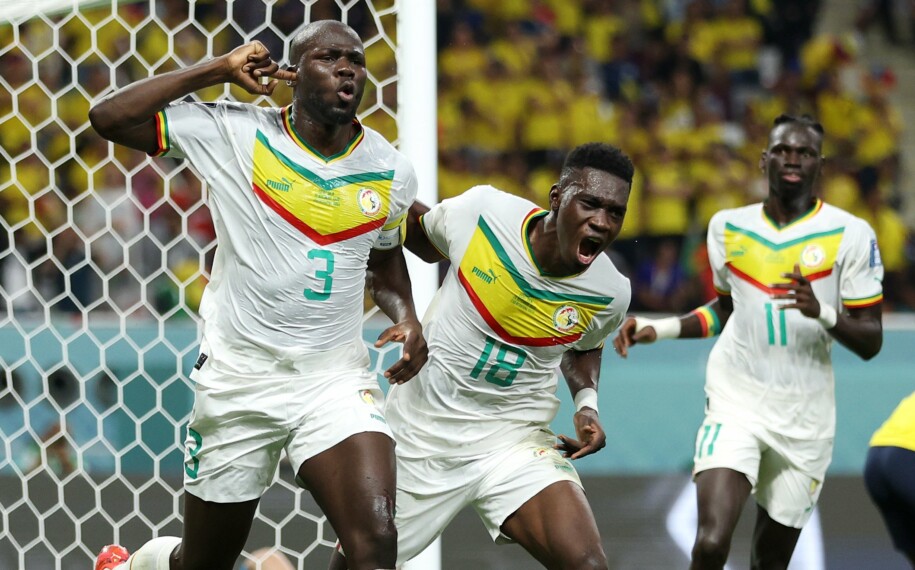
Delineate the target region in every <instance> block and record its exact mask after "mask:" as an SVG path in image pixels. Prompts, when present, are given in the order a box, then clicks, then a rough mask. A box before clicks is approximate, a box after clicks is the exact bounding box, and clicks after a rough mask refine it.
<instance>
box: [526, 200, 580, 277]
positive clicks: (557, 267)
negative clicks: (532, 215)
mask: <svg viewBox="0 0 915 570" xmlns="http://www.w3.org/2000/svg"><path fill="white" fill-rule="evenodd" d="M554 217H555V215H554V214H553V212H550V213H549V214H547V215H546V216H542V217H540V219H538V220H535V221H534V223H532V224H531V225H530V227H528V230H527V231H528V241H529V242H530V247H531V256H532V257H533V258H534V263H535V264H536V266H537V268H538V269H539V270H540V272H541V273H542V274H544V275H549V276H551V277H568V276H569V275H573V274H575V273H576V271H575V270H574V269H570V268H567V267H564V265H563V263H562V259H561V258H560V256H559V239H558V236H557V233H556V223H555V220H554Z"/></svg>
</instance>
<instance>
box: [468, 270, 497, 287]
mask: <svg viewBox="0 0 915 570" xmlns="http://www.w3.org/2000/svg"><path fill="white" fill-rule="evenodd" d="M471 271H472V273H473V274H474V275H476V276H477V277H479V278H480V279H482V280H483V281H484V282H485V283H486V284H487V285H492V284H493V282H495V280H496V279H498V278H499V277H498V276H497V275H496V274H495V272H494V271H493V270H492V269H490V270H489V271H488V272H484V271H483V270H482V269H480V268H479V267H477V266H476V265H474V266H473V269H472V270H471Z"/></svg>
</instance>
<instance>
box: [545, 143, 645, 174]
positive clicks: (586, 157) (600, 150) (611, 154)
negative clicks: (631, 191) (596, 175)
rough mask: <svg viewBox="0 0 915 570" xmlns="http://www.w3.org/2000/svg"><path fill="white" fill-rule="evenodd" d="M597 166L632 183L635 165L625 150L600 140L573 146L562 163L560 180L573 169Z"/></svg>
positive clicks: (598, 168)
mask: <svg viewBox="0 0 915 570" xmlns="http://www.w3.org/2000/svg"><path fill="white" fill-rule="evenodd" d="M588 167H590V168H596V169H597V170H603V171H604V172H607V173H610V174H612V175H614V176H618V177H619V178H621V179H623V180H625V181H626V183H628V184H632V176H633V174H635V167H634V166H633V165H632V161H631V160H629V157H628V156H626V155H625V154H624V153H623V151H621V150H620V149H618V148H616V147H615V146H613V145H609V144H606V143H600V142H592V143H585V144H583V145H581V146H577V147H575V148H573V149H572V150H571V151H570V152H569V154H568V155H567V156H566V159H565V162H563V163H562V170H561V172H560V175H559V178H560V180H561V179H563V178H565V177H567V176H568V175H569V174H570V173H571V172H572V171H573V170H580V169H582V168H588Z"/></svg>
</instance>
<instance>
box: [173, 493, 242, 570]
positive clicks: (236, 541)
mask: <svg viewBox="0 0 915 570" xmlns="http://www.w3.org/2000/svg"><path fill="white" fill-rule="evenodd" d="M258 501H259V499H253V500H250V501H245V502H241V503H215V502H211V501H204V500H203V499H201V498H199V497H195V496H194V495H192V494H190V493H187V492H186V493H185V494H184V527H183V529H184V530H183V534H182V537H181V547H180V548H179V550H178V568H180V569H181V570H198V569H201V570H202V569H207V570H231V569H232V568H234V567H235V562H236V560H237V559H238V556H239V554H241V551H242V549H243V548H244V546H245V541H246V540H247V538H248V532H249V531H250V530H251V522H252V521H253V520H254V512H255V511H256V510H257V503H258Z"/></svg>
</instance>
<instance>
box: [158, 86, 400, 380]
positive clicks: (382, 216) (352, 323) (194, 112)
mask: <svg viewBox="0 0 915 570" xmlns="http://www.w3.org/2000/svg"><path fill="white" fill-rule="evenodd" d="M157 123H158V131H159V147H160V150H159V153H158V154H161V155H166V156H172V157H176V158H187V159H188V160H189V161H190V163H191V164H192V165H193V166H194V167H195V168H196V170H197V171H198V172H199V173H200V175H201V176H202V177H203V179H204V180H206V182H207V186H208V189H209V195H208V197H207V201H208V204H209V206H210V212H211V214H212V217H213V223H214V224H215V227H216V236H217V244H218V246H217V248H216V257H215V259H214V261H213V269H212V276H211V279H210V282H209V284H208V285H207V287H206V290H205V292H204V296H203V300H202V303H201V307H200V314H201V316H202V317H203V319H204V340H205V342H206V345H207V347H208V348H209V350H210V351H212V353H213V354H210V356H211V357H215V360H216V361H217V362H219V363H220V364H221V365H223V366H224V367H226V368H227V369H228V370H231V371H233V372H236V373H243V374H264V373H275V371H276V369H275V366H274V364H273V363H274V362H275V361H277V360H288V361H297V360H300V359H301V358H302V357H307V356H308V355H317V354H318V353H322V354H326V353H327V352H328V351H334V350H336V349H340V348H341V347H350V348H351V350H348V351H345V352H346V354H347V355H348V356H347V357H345V358H344V359H343V360H346V361H344V362H337V359H333V360H334V362H333V364H334V365H337V364H338V365H339V366H340V367H347V366H352V365H354V364H356V363H357V362H358V363H363V361H365V360H366V354H365V349H364V348H355V347H361V345H362V324H361V323H362V321H361V317H362V308H363V292H364V287H365V272H366V266H367V261H368V256H369V252H370V251H371V249H372V248H373V247H376V248H381V249H385V248H392V247H396V246H397V245H399V244H400V243H401V242H402V238H403V236H402V227H403V224H402V222H403V220H404V217H405V214H406V211H407V209H408V208H409V206H410V204H412V202H413V199H414V198H415V196H416V190H417V182H416V177H415V173H414V171H413V168H412V166H411V164H410V163H409V162H408V160H407V159H406V157H404V156H403V155H402V154H401V153H400V152H398V151H397V150H396V149H395V148H394V147H393V146H392V145H391V144H390V143H389V142H388V141H386V140H385V139H384V138H383V137H382V136H381V135H380V134H378V133H377V132H375V131H373V130H372V129H369V128H367V127H364V126H362V127H361V129H360V132H359V134H358V135H357V136H356V137H355V138H354V139H353V140H352V141H351V142H350V143H349V144H348V145H347V147H346V148H345V149H344V150H342V151H341V152H339V153H337V154H336V155H334V156H329V157H326V156H323V155H321V154H320V153H318V152H317V151H315V150H314V149H312V148H311V147H309V145H308V143H307V142H305V140H304V139H302V138H301V137H300V136H299V135H298V134H297V133H296V132H295V130H294V128H293V126H292V121H291V107H285V108H263V107H257V106H253V105H248V104H242V103H233V102H221V103H179V104H174V105H171V106H169V107H167V108H165V109H164V110H163V111H162V112H160V113H159V114H158V116H157Z"/></svg>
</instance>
